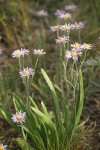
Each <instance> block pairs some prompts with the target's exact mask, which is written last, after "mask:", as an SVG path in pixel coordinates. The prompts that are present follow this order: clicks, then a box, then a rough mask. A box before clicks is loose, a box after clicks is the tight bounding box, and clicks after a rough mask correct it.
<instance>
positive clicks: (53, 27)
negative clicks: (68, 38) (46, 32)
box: [50, 25, 60, 32]
mask: <svg viewBox="0 0 100 150" xmlns="http://www.w3.org/2000/svg"><path fill="white" fill-rule="evenodd" d="M50 29H51V31H53V32H55V31H58V30H59V29H60V26H59V25H56V26H51V27H50Z"/></svg>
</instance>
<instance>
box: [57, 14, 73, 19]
mask: <svg viewBox="0 0 100 150" xmlns="http://www.w3.org/2000/svg"><path fill="white" fill-rule="evenodd" d="M57 17H58V19H64V20H66V19H71V17H72V16H71V14H69V13H62V14H60V15H58V16H57Z"/></svg>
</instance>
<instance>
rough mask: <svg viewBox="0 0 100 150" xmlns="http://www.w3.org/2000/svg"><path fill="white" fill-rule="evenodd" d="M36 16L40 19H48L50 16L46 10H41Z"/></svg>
mask: <svg viewBox="0 0 100 150" xmlns="http://www.w3.org/2000/svg"><path fill="white" fill-rule="evenodd" d="M36 15H37V16H38V17H47V16H48V13H47V11H45V10H40V11H38V12H37V14H36Z"/></svg>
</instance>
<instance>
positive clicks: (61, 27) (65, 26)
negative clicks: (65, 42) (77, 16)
mask: <svg viewBox="0 0 100 150" xmlns="http://www.w3.org/2000/svg"><path fill="white" fill-rule="evenodd" d="M71 29H72V25H71V24H70V23H68V24H65V25H62V26H60V30H62V31H67V32H69V31H70V30H71Z"/></svg>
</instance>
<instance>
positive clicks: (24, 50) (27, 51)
mask: <svg viewBox="0 0 100 150" xmlns="http://www.w3.org/2000/svg"><path fill="white" fill-rule="evenodd" d="M21 52H22V56H23V57H24V56H25V55H28V54H29V50H28V49H25V48H21Z"/></svg>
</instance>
